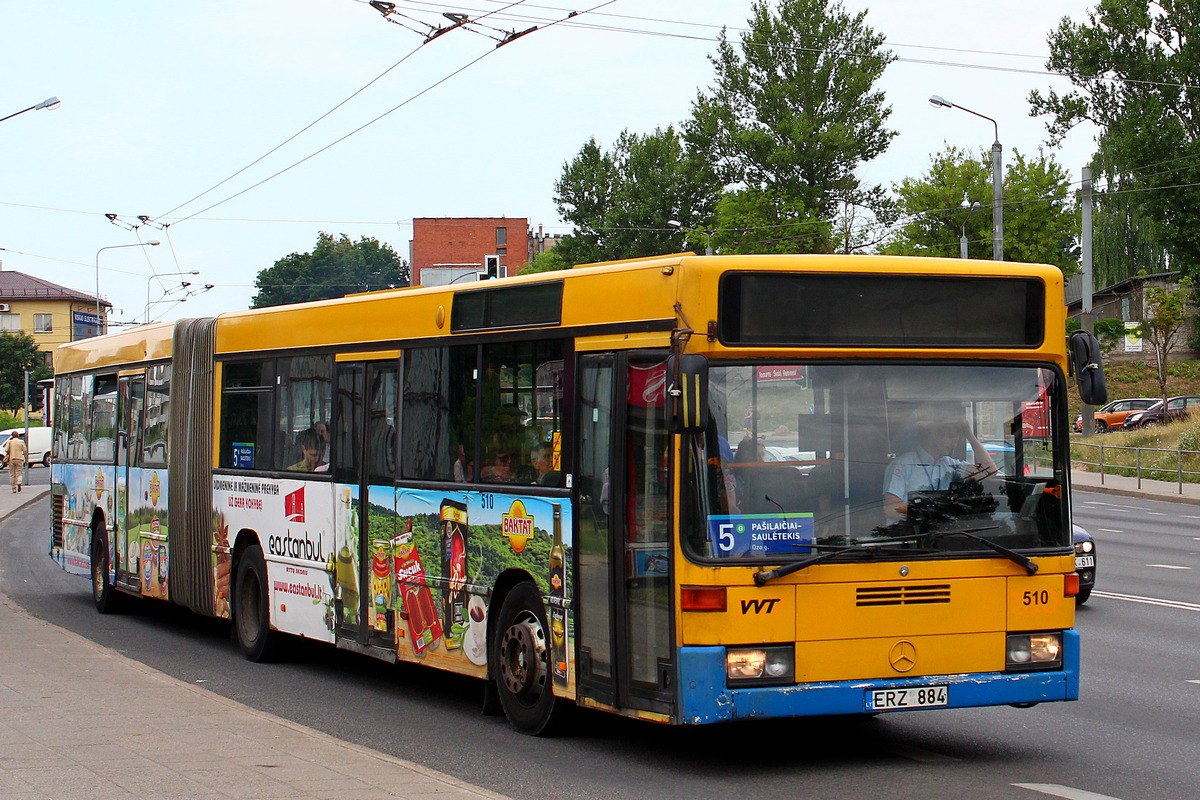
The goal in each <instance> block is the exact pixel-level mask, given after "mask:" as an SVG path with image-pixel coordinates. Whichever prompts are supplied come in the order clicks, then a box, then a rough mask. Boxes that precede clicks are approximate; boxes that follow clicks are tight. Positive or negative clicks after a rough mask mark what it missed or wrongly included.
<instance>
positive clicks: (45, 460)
mask: <svg viewBox="0 0 1200 800" xmlns="http://www.w3.org/2000/svg"><path fill="white" fill-rule="evenodd" d="M42 466H43V467H45V468H46V469H50V453H49V452H47V453H46V454H45V455H44V456H42Z"/></svg>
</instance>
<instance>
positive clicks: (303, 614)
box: [213, 475, 338, 642]
mask: <svg viewBox="0 0 1200 800" xmlns="http://www.w3.org/2000/svg"><path fill="white" fill-rule="evenodd" d="M337 488H338V487H336V486H334V485H332V484H329V483H324V482H321V483H318V482H315V481H296V480H276V479H269V478H255V477H244V476H236V475H221V476H217V477H215V478H214V479H213V579H214V582H215V584H216V590H217V591H216V595H217V613H218V615H219V616H225V617H227V616H229V600H230V598H231V596H232V595H231V589H232V585H233V581H234V580H235V579H236V577H237V576H235V575H233V574H232V559H231V554H230V547H231V546H232V545H233V544H234V541H233V539H234V538H236V536H237V532H238V531H240V530H244V529H248V530H253V531H257V532H258V536H259V543H260V544H261V545H262V549H263V557H264V558H265V560H266V563H267V586H268V589H269V592H270V606H271V622H272V624H273V625H274V627H276V628H278V629H279V630H281V631H286V632H287V633H295V634H299V635H301V636H305V637H307V638H310V639H317V640H319V641H323V642H332V641H334V633H333V632H334V627H335V625H334V622H335V617H334V605H333V586H332V585H331V580H330V569H329V564H330V563H331V560H332V558H333V556H334V554H335V553H337V551H338V542H337V541H336V537H335V531H336V530H337V527H335V524H334V523H335V509H334V493H335V491H336V490H337Z"/></svg>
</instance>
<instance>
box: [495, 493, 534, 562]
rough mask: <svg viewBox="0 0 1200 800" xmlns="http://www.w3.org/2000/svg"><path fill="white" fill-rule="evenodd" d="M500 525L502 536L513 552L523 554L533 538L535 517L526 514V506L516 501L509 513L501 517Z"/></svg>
mask: <svg viewBox="0 0 1200 800" xmlns="http://www.w3.org/2000/svg"><path fill="white" fill-rule="evenodd" d="M500 523H501V525H500V534H501V535H502V536H504V537H506V538H507V539H508V543H509V545H510V546H511V547H512V549H513V552H514V553H520V552H523V551H524V550H525V545H526V544H527V543H528V542H529V540H530V539H532V538H533V517H531V516H529V515H528V514H527V513H525V504H524V503H522V502H521V501H520V500H514V501H513V504H512V507H511V508H509V509H508V513H507V514H501V515H500Z"/></svg>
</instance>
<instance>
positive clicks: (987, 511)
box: [686, 362, 1071, 563]
mask: <svg viewBox="0 0 1200 800" xmlns="http://www.w3.org/2000/svg"><path fill="white" fill-rule="evenodd" d="M1060 380H1061V379H1060V378H1059V377H1058V373H1057V372H1055V371H1054V370H1052V369H1049V368H1046V367H1039V366H1020V365H1016V366H1009V365H983V364H980V363H978V362H975V363H972V364H953V365H951V364H939V365H928V364H898V363H894V362H893V363H886V364H883V363H876V364H862V363H855V364H845V363H843V364H828V363H794V362H793V363H776V364H768V363H762V362H756V363H753V364H741V365H730V366H725V365H721V366H713V367H712V368H711V371H710V378H709V386H710V408H711V412H712V413H711V418H710V422H709V424H708V427H707V430H706V431H705V433H704V435H703V436H696V437H694V438H693V440H692V442H693V444H692V447H693V453H692V460H691V462H690V463H691V464H692V465H693V467H694V468H696V469H697V470H698V471H700V472H701V473H702V474H703V475H704V476H705V478H704V480H701V481H697V484H698V486H699V487H700V488H699V491H698V496H697V497H696V498H695V502H696V503H698V504H699V506H700V508H701V509H702V510H703V515H702V519H701V520H700V521H698V522H699V524H695V525H691V526H689V528H690V530H689V533H688V534H687V537H686V538H687V540H688V543H689V550H690V553H691V555H693V556H694V557H696V558H698V559H699V560H702V561H712V560H716V561H720V562H726V563H746V562H751V563H768V562H774V563H778V562H780V561H781V560H787V559H788V558H789V557H796V558H805V557H809V556H812V555H816V554H820V553H823V552H829V551H832V550H835V549H839V548H846V553H845V556H844V557H846V558H856V559H862V558H881V557H884V558H886V557H888V556H892V557H903V558H911V557H912V556H914V555H920V554H922V553H928V554H929V555H930V556H931V557H945V556H946V555H947V554H948V553H954V554H962V553H970V554H975V553H978V554H979V555H995V550H994V549H993V548H989V547H988V546H987V543H986V542H981V541H979V539H981V538H982V539H986V540H988V541H989V542H993V543H995V544H999V545H1001V546H1002V547H1005V548H1009V549H1025V550H1028V549H1062V548H1064V547H1067V546H1068V545H1069V544H1070V541H1071V539H1070V533H1069V530H1068V527H1067V522H1066V513H1065V509H1064V503H1063V500H1064V499H1065V498H1064V497H1063V487H1064V484H1065V482H1066V472H1065V469H1066V464H1065V453H1063V452H1060V450H1061V448H1062V447H1064V446H1065V444H1064V443H1062V442H1061V440H1062V436H1061V435H1060V432H1059V431H1056V430H1055V428H1056V427H1057V426H1058V422H1057V420H1058V419H1059V417H1062V416H1063V415H1062V414H1060V413H1052V412H1053V411H1055V410H1056V406H1057V404H1058V403H1060V402H1062V400H1061V398H1060V389H1059V382H1060ZM1064 418H1065V417H1064Z"/></svg>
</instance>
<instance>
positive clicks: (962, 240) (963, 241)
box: [958, 194, 979, 258]
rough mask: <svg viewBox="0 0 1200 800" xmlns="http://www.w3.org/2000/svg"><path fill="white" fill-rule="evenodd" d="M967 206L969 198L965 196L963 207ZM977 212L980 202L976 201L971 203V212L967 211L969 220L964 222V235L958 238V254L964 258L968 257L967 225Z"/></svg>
mask: <svg viewBox="0 0 1200 800" xmlns="http://www.w3.org/2000/svg"><path fill="white" fill-rule="evenodd" d="M966 205H967V196H966V195H965V194H964V195H963V206H964V207H966ZM977 210H979V201H978V200H974V201H972V202H971V205H970V210H969V211H967V218H966V219H964V220H963V224H962V235H961V236H959V237H958V254H959V256H960V257H962V258H966V257H967V223H968V222H970V221H971V215H972V214H974V213H975V212H976V211H977Z"/></svg>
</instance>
